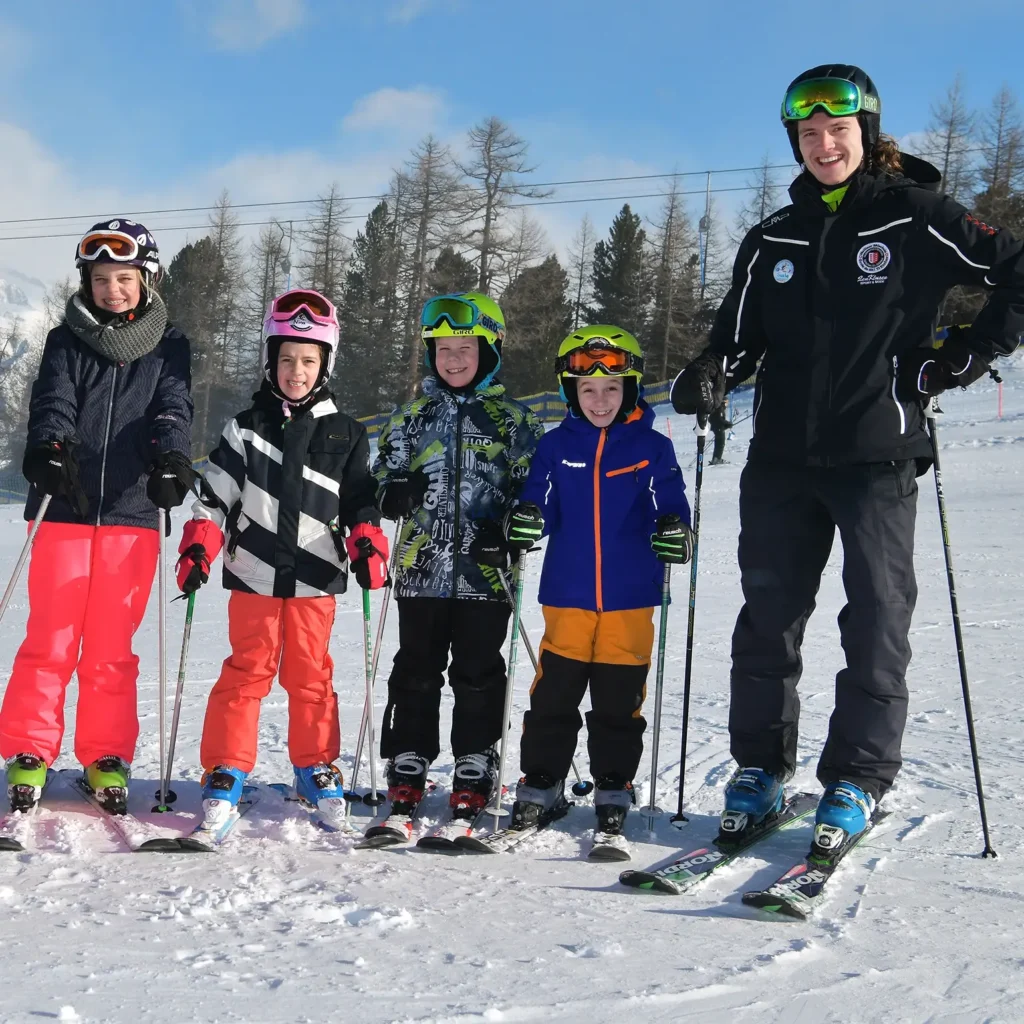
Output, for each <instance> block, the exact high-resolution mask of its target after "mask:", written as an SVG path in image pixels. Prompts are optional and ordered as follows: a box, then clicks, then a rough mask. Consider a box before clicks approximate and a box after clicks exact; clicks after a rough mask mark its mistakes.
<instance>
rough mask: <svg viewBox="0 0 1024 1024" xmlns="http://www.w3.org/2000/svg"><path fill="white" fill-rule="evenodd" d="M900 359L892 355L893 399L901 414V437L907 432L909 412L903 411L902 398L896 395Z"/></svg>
mask: <svg viewBox="0 0 1024 1024" xmlns="http://www.w3.org/2000/svg"><path fill="white" fill-rule="evenodd" d="M899 368H900V365H899V359H898V357H897V356H893V357H892V400H893V404H894V405H895V406H896V411H897V412H898V413H899V414H900V437H902V436H903V435H904V434H905V433H906V432H907V414H906V413H905V412H904V411H903V405H902V404H901V402H900V400H899V399H898V398H897V397H896V378H897V374H898V373H899Z"/></svg>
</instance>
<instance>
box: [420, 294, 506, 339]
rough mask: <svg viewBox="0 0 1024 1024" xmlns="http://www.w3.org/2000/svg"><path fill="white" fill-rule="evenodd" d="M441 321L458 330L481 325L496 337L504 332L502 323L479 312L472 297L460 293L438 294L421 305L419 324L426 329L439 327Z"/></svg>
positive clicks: (470, 328) (469, 329)
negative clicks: (465, 296)
mask: <svg viewBox="0 0 1024 1024" xmlns="http://www.w3.org/2000/svg"><path fill="white" fill-rule="evenodd" d="M443 322H447V324H448V326H449V327H451V328H454V329H455V330H460V331H467V332H468V331H471V330H472V329H473V328H474V327H483V328H484V330H486V331H490V333H491V334H493V335H495V337H497V338H501V336H502V335H503V334H504V333H505V326H504V324H500V323H498V321H497V320H495V319H493V318H492V317H489V316H487V314H486V313H481V312H480V307H479V306H477V304H476V303H475V302H474V301H473V300H472V299H466V298H463V297H462V296H461V295H438V296H436V297H435V298H433V299H428V300H427V302H426V304H425V305H424V307H423V314H422V316H421V317H420V325H421V326H422V327H424V328H426V329H427V330H430V329H431V328H434V327H440V325H441V324H442V323H443Z"/></svg>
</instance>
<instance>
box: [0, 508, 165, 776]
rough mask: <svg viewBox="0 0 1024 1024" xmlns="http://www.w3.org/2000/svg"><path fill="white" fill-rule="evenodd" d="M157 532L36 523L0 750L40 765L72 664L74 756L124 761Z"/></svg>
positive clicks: (50, 755) (59, 726)
mask: <svg viewBox="0 0 1024 1024" xmlns="http://www.w3.org/2000/svg"><path fill="white" fill-rule="evenodd" d="M159 548H160V538H159V536H158V535H157V531H156V530H147V529H142V528H137V527H131V526H85V525H79V524H76V523H47V522H44V523H42V524H40V527H39V532H38V533H37V534H36V539H35V542H34V543H33V545H32V556H31V559H30V561H29V566H28V598H29V613H28V630H27V633H26V636H25V641H24V643H23V644H22V645H21V647H20V648H19V649H18V653H17V655H16V656H15V659H14V670H13V671H12V673H11V679H10V682H9V683H8V684H7V691H6V693H5V694H4V701H3V706H2V707H0V757H4V758H8V757H14V756H16V755H18V754H36V755H37V756H38V757H41V758H42V759H43V760H44V761H45V762H46V763H47V764H48V765H50V764H53V762H54V761H55V760H56V759H57V756H58V754H60V746H61V740H62V738H63V736H64V692H65V690H66V689H67V685H68V683H69V682H70V680H71V675H72V673H73V672H74V671H75V670H76V669H77V670H78V709H77V712H76V714H75V756H76V757H77V758H78V760H79V761H80V762H81V763H82V764H89V763H91V762H92V761H95V760H96V759H97V758H99V757H104V756H105V755H107V754H116V755H117V756H118V757H122V758H124V760H125V761H128V762H131V760H132V758H133V757H134V755H135V741H136V740H137V739H138V736H139V715H138V706H137V698H136V690H135V684H136V681H137V680H138V676H139V659H138V658H137V657H136V656H135V655H134V654H133V653H132V636H133V635H134V634H135V631H136V630H137V629H138V628H139V624H140V623H141V622H142V617H143V615H145V613H146V602H147V601H148V600H149V592H150V590H151V588H152V586H153V575H154V573H155V572H156V562H157V556H158V553H159Z"/></svg>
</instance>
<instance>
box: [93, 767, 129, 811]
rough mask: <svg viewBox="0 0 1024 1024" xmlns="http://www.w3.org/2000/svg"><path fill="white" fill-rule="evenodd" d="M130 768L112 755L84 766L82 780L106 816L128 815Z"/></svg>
mask: <svg viewBox="0 0 1024 1024" xmlns="http://www.w3.org/2000/svg"><path fill="white" fill-rule="evenodd" d="M131 773H132V766H131V765H130V764H129V763H128V762H127V761H125V760H124V759H123V758H120V757H117V756H116V755H114V754H108V755H107V756H106V757H99V758H97V759H96V760H95V761H93V763H92V764H90V765H86V767H85V770H84V771H83V773H82V780H83V781H84V782H85V785H86V788H87V789H89V790H90V791H91V792H92V794H93V795H94V796H95V797H96V799H97V800H98V801H99V803H100V806H101V807H102V808H103V809H104V810H105V811H106V812H107V813H108V814H127V813H128V779H129V778H130V777H131Z"/></svg>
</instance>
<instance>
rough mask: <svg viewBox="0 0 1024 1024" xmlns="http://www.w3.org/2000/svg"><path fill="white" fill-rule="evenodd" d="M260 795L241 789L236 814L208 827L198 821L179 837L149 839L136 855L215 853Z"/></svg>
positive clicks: (245, 788) (253, 790) (247, 789)
mask: <svg viewBox="0 0 1024 1024" xmlns="http://www.w3.org/2000/svg"><path fill="white" fill-rule="evenodd" d="M259 799H260V794H259V790H258V789H257V788H256V787H255V786H243V787H242V799H241V800H239V801H238V807H237V808H236V809H235V810H236V813H235V814H232V815H230V816H229V817H228V818H227V819H226V820H225V821H222V822H221V823H220V824H219V825H208V824H207V823H206V821H205V820H204V821H200V822H199V824H198V825H196V827H195V828H194V829H192V831H191V832H186V833H185V834H184V835H181V836H167V837H165V836H161V837H160V838H158V839H149V840H147V841H146V842H144V843H141V844H140V845H139V846H138V847H136V852H137V853H216V852H217V850H219V849H220V847H221V845H222V844H223V843H224V841H225V840H226V839H227V838H228V836H230V835H231V833H232V831H233V830H234V827H235V826H236V825H237V824H238V823H239V821H241V819H242V818H244V817H245V815H247V814H248V813H249V811H251V810H252V809H253V807H255V806H256V804H257V803H259Z"/></svg>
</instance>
